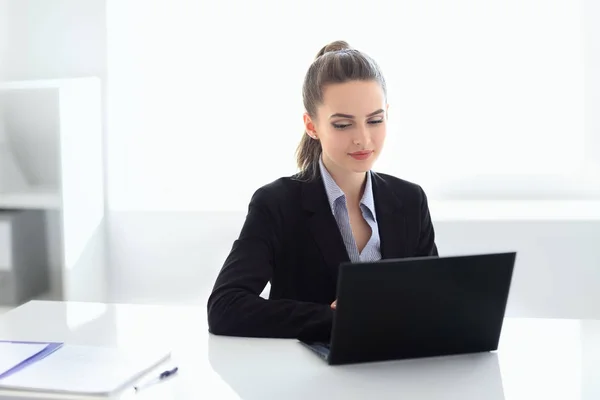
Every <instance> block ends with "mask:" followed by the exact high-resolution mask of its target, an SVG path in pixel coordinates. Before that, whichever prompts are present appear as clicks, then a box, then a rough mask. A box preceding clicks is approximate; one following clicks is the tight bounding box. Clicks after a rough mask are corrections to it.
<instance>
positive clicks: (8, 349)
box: [0, 342, 48, 376]
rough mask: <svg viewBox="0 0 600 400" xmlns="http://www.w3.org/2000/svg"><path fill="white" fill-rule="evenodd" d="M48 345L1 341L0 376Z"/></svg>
mask: <svg viewBox="0 0 600 400" xmlns="http://www.w3.org/2000/svg"><path fill="white" fill-rule="evenodd" d="M47 346H48V344H47V343H35V344H28V343H13V342H0V376H2V375H3V374H4V373H6V372H8V371H9V370H11V369H13V368H14V367H16V366H17V365H19V364H21V363H22V362H23V361H25V360H27V359H29V358H31V357H33V356H34V355H36V354H38V353H39V352H41V351H42V350H44V349H45V348H46V347H47Z"/></svg>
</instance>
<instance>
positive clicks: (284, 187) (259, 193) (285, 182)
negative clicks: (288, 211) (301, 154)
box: [251, 175, 303, 206]
mask: <svg viewBox="0 0 600 400" xmlns="http://www.w3.org/2000/svg"><path fill="white" fill-rule="evenodd" d="M302 183H303V180H302V179H300V177H299V175H292V176H286V177H281V178H278V179H275V180H274V181H272V182H269V183H266V184H264V185H263V186H260V187H259V188H258V189H256V190H255V191H254V194H253V195H252V200H251V203H254V204H261V205H264V206H277V205H281V204H290V203H294V202H295V201H298V199H299V198H300V193H301V186H302Z"/></svg>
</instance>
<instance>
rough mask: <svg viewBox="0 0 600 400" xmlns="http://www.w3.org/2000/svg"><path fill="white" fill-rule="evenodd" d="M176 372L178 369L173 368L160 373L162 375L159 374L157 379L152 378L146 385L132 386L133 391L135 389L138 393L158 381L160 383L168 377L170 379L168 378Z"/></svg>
mask: <svg viewBox="0 0 600 400" xmlns="http://www.w3.org/2000/svg"><path fill="white" fill-rule="evenodd" d="M178 370H179V367H175V368H173V369H170V370H167V371H164V372H162V373H161V374H160V375H159V376H158V377H157V378H154V379H153V380H151V381H149V382H146V383H145V384H143V385H139V386H134V387H133V388H134V389H135V391H136V392H137V391H139V390H141V389H143V388H145V387H146V386H150V385H152V384H154V383H157V382H160V381H162V380H164V379H167V378H168V377H170V376H172V375H174V374H176V373H177V371H178Z"/></svg>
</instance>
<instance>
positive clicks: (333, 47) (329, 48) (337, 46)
mask: <svg viewBox="0 0 600 400" xmlns="http://www.w3.org/2000/svg"><path fill="white" fill-rule="evenodd" d="M349 49H352V47H351V46H350V45H349V44H348V42H345V41H343V40H336V41H335V42H331V43H329V44H328V45H325V46H324V47H323V48H322V49H321V50H320V51H319V53H317V56H316V57H315V58H319V57H321V56H322V55H323V54H325V53H331V52H334V51H340V50H349Z"/></svg>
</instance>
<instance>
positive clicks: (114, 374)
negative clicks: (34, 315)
mask: <svg viewBox="0 0 600 400" xmlns="http://www.w3.org/2000/svg"><path fill="white" fill-rule="evenodd" d="M170 357H171V353H170V352H169V351H166V350H165V349H155V348H147V349H144V350H143V351H142V350H140V349H138V350H135V351H131V350H127V349H120V348H112V347H98V346H77V345H63V346H60V347H59V348H58V349H55V351H53V352H52V353H51V354H49V355H47V356H45V357H43V358H41V359H38V360H36V361H35V362H32V363H30V364H28V365H27V366H26V367H25V368H22V369H20V370H18V371H17V372H15V373H11V374H9V375H8V376H6V377H4V378H1V377H0V390H1V391H6V390H10V391H20V392H44V393H50V394H52V393H63V394H71V395H73V394H76V395H85V396H98V397H102V396H110V395H112V394H114V393H115V392H118V391H120V390H122V389H125V388H126V387H127V386H128V385H133V383H134V382H136V381H137V380H138V379H140V378H141V377H142V376H144V375H146V374H147V373H148V372H150V371H151V370H153V369H154V368H156V367H158V366H159V365H160V364H162V363H164V362H165V361H167V360H169V359H170Z"/></svg>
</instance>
